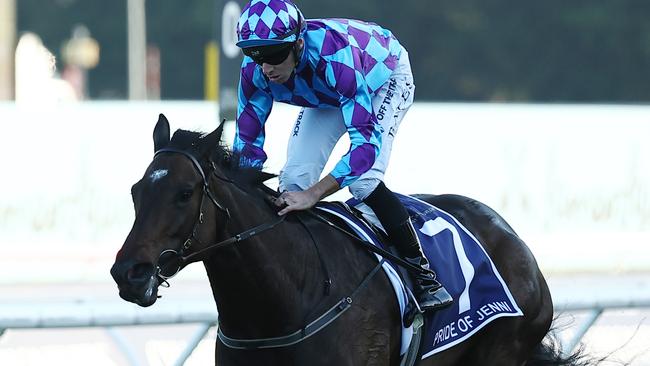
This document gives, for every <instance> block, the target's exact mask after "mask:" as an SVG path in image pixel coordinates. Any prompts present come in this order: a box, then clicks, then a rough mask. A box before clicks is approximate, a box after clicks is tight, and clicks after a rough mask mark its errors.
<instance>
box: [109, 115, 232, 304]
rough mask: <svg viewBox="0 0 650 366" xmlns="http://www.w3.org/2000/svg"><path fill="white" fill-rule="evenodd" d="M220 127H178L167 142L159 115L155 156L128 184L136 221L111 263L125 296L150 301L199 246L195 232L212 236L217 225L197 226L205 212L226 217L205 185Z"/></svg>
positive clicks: (165, 126) (166, 124) (216, 217)
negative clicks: (186, 255)
mask: <svg viewBox="0 0 650 366" xmlns="http://www.w3.org/2000/svg"><path fill="white" fill-rule="evenodd" d="M222 129H223V124H222V125H221V126H219V127H218V128H217V129H216V130H215V131H214V132H212V133H210V134H208V135H204V136H201V135H200V134H198V133H195V132H188V131H182V130H179V131H177V132H176V133H175V134H174V137H173V138H172V139H171V141H170V133H169V122H168V121H167V119H166V118H165V116H163V115H162V114H161V115H160V118H159V119H158V123H157V124H156V127H155V128H154V132H153V140H154V150H155V155H154V158H153V161H152V162H151V164H149V167H148V168H147V170H146V171H145V173H144V176H143V177H142V179H140V180H139V181H138V182H137V183H135V184H134V185H133V187H132V188H131V195H132V197H133V204H134V208H135V221H134V223H133V227H132V228H131V232H130V233H129V235H128V237H127V238H126V241H125V242H124V244H123V245H122V248H121V249H120V251H119V252H118V253H117V256H116V258H115V263H114V264H113V267H112V268H111V275H112V276H113V279H114V280H115V282H116V283H117V285H118V287H119V290H120V296H121V297H122V298H123V299H124V300H127V301H131V302H134V303H136V304H138V305H141V306H150V305H152V304H153V303H154V302H155V301H156V299H157V294H158V286H159V285H160V284H161V283H164V282H165V279H166V278H168V277H171V276H173V275H174V274H176V272H178V271H179V270H180V269H181V267H182V266H184V265H185V264H186V263H184V262H183V261H181V260H180V258H181V256H182V255H183V253H184V252H185V253H186V252H187V250H188V249H189V246H190V245H192V250H197V249H200V248H197V246H200V243H201V242H200V240H199V241H198V242H199V244H196V245H195V244H194V242H196V241H197V240H196V239H197V236H201V237H208V238H209V239H212V238H214V237H215V236H216V230H217V227H218V226H219V225H215V224H213V222H214V221H212V222H211V223H210V224H209V225H201V223H202V222H203V221H204V220H205V218H204V217H203V216H204V214H206V216H207V217H210V219H211V220H219V219H220V218H223V219H224V220H221V221H222V222H223V221H225V217H226V215H227V211H226V210H225V209H224V208H222V207H221V206H220V205H219V204H218V203H217V201H216V200H215V198H214V197H213V196H212V193H211V192H210V190H209V188H208V186H207V183H208V179H209V174H211V173H212V172H213V169H215V164H214V162H213V161H214V160H213V157H214V156H213V154H214V152H215V151H216V149H217V148H218V145H219V140H220V139H221V133H222ZM210 202H212V203H210ZM213 203H214V204H213ZM199 226H200V228H199ZM199 231H200V234H199Z"/></svg>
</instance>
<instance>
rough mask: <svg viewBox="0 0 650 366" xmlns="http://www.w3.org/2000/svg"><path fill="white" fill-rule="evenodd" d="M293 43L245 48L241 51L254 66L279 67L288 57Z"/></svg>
mask: <svg viewBox="0 0 650 366" xmlns="http://www.w3.org/2000/svg"><path fill="white" fill-rule="evenodd" d="M294 44H295V42H290V43H281V44H277V45H268V46H259V47H247V48H244V49H242V52H243V53H244V55H246V56H248V57H250V58H252V59H253V61H255V63H256V64H258V65H262V64H269V65H279V64H281V63H283V62H284V60H286V59H287V57H289V53H291V50H292V49H293V46H294Z"/></svg>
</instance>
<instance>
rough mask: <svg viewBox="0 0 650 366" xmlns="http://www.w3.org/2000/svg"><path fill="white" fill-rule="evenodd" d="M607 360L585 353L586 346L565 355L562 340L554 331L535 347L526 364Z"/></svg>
mask: <svg viewBox="0 0 650 366" xmlns="http://www.w3.org/2000/svg"><path fill="white" fill-rule="evenodd" d="M603 361H605V358H597V359H595V358H593V357H590V356H589V355H587V354H585V352H584V347H580V348H578V350H577V351H575V352H573V353H571V354H569V355H565V354H563V352H562V347H561V346H560V342H559V341H558V340H557V338H556V336H555V335H553V333H551V332H549V333H548V334H547V335H546V337H545V338H544V339H543V340H542V341H541V342H540V343H539V344H538V345H537V347H535V350H534V351H533V354H532V356H531V357H530V359H529V360H528V362H527V363H526V366H593V365H598V364H600V363H601V362H603Z"/></svg>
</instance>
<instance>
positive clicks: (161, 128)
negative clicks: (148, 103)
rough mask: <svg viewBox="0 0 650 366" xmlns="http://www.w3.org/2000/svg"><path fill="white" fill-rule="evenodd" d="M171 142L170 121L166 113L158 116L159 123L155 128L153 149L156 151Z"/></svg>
mask: <svg viewBox="0 0 650 366" xmlns="http://www.w3.org/2000/svg"><path fill="white" fill-rule="evenodd" d="M168 143H169V121H167V117H165V115H164V114H162V113H161V114H160V115H159V116H158V123H156V127H154V129H153V151H154V152H156V151H158V150H160V149H162V148H164V147H165V146H167V144H168Z"/></svg>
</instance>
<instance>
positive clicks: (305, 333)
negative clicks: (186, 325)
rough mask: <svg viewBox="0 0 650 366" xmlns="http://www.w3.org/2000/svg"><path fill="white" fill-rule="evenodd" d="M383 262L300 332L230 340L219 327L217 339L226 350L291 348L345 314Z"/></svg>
mask: <svg viewBox="0 0 650 366" xmlns="http://www.w3.org/2000/svg"><path fill="white" fill-rule="evenodd" d="M384 262H385V260H381V261H380V262H379V263H378V264H377V265H376V266H375V267H374V268H373V269H372V271H370V273H368V275H366V277H365V278H364V279H363V281H361V284H359V286H358V287H357V288H356V289H355V290H354V291H353V292H352V294H350V296H347V297H344V298H343V299H341V300H340V301H339V302H338V303H337V304H335V305H334V306H332V307H331V308H330V309H329V310H327V311H326V312H325V313H324V314H323V315H321V316H320V317H318V318H317V319H316V320H314V321H313V322H311V323H309V324H307V325H306V326H305V327H303V328H302V329H300V330H297V331H295V332H293V333H291V334H288V335H285V336H281V337H273V338H258V339H235V338H230V337H228V336H226V335H225V334H223V331H222V330H221V327H219V328H218V329H217V337H218V338H219V340H220V341H221V343H223V344H224V345H225V346H226V347H228V348H236V349H247V350H251V349H261V348H278V347H286V346H291V345H294V344H296V343H299V342H302V341H304V340H305V339H307V338H309V337H311V336H313V335H314V334H316V333H318V331H320V330H321V329H323V328H325V327H326V326H327V325H329V324H330V323H331V322H333V321H334V320H336V318H338V317H339V316H341V315H342V314H343V313H345V312H346V311H347V310H348V309H350V307H351V306H352V303H353V302H354V300H353V299H354V298H355V297H356V295H357V294H358V293H359V292H360V291H361V290H362V289H364V288H365V287H366V286H367V285H368V283H369V282H370V280H371V279H372V278H373V277H374V276H375V274H377V272H378V271H379V269H381V266H382V265H383V264H384Z"/></svg>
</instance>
